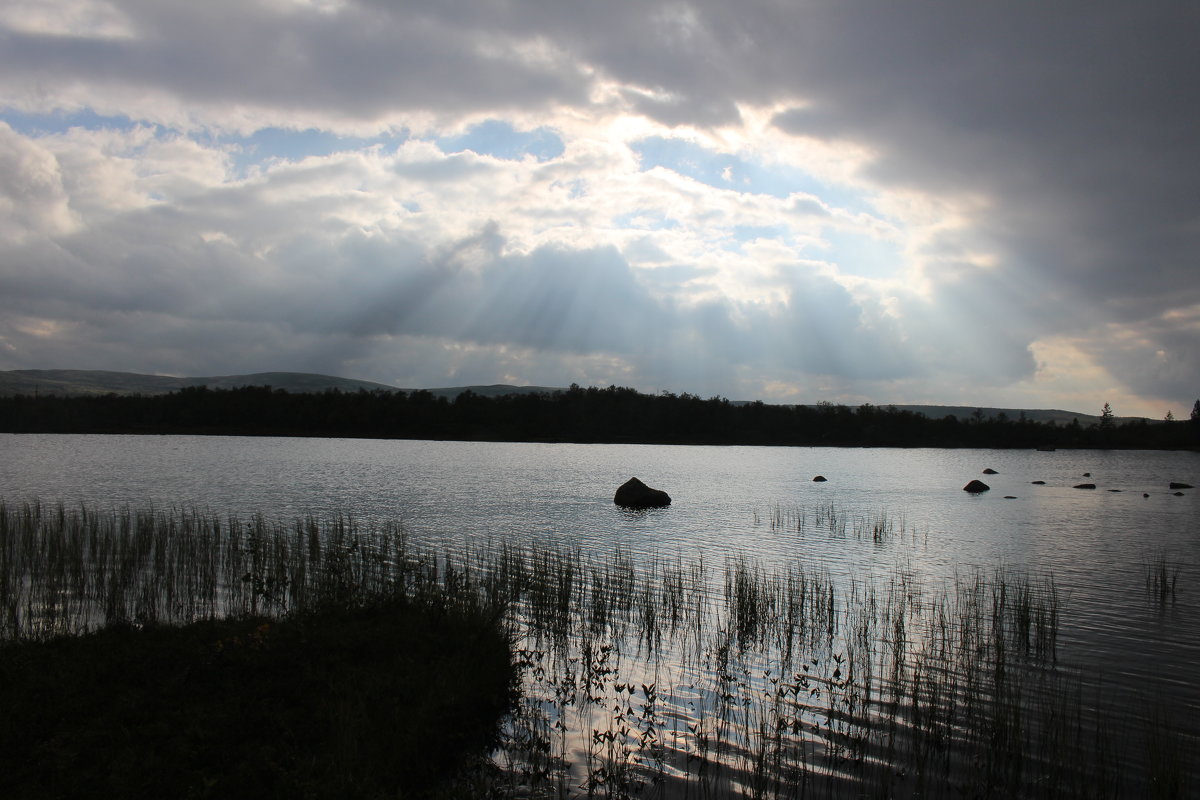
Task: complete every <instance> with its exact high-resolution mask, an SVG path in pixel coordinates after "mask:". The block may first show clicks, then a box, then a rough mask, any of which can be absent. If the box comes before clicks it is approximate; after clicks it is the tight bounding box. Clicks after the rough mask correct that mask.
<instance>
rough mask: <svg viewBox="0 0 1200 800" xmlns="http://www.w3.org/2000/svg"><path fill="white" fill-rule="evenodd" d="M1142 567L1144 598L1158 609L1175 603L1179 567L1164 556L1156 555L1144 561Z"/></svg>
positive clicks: (1161, 554)
mask: <svg viewBox="0 0 1200 800" xmlns="http://www.w3.org/2000/svg"><path fill="white" fill-rule="evenodd" d="M1142 567H1143V570H1144V572H1145V574H1146V596H1147V597H1149V598H1150V600H1151V601H1152V602H1154V603H1156V604H1157V605H1159V606H1160V607H1161V606H1166V605H1168V604H1170V603H1173V602H1175V597H1176V594H1175V592H1176V587H1177V585H1178V583H1179V565H1178V564H1174V563H1172V562H1171V561H1169V560H1168V559H1167V556H1166V555H1165V554H1163V553H1158V554H1157V555H1155V556H1154V557H1153V558H1151V559H1148V560H1146V561H1145V562H1144V563H1143V565H1142Z"/></svg>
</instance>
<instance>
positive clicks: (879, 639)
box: [0, 504, 1198, 798]
mask: <svg viewBox="0 0 1200 800" xmlns="http://www.w3.org/2000/svg"><path fill="white" fill-rule="evenodd" d="M768 517H769V518H770V519H771V520H772V524H773V525H775V524H780V525H787V526H789V527H795V528H796V529H799V530H802V531H813V532H816V531H820V532H824V533H826V534H828V535H830V536H853V537H858V538H862V539H864V540H866V541H869V542H872V543H877V544H886V543H888V542H892V541H899V540H901V538H904V537H907V538H909V539H912V538H914V537H915V534H914V533H913V532H912V530H911V529H909V528H908V527H907V526H905V525H904V523H903V520H902V519H899V518H895V517H892V516H889V515H883V514H880V515H875V516H873V517H862V518H857V519H856V518H855V517H854V516H852V515H848V514H845V513H843V512H842V511H841V510H840V509H838V508H836V507H834V506H833V505H832V504H826V505H823V506H820V507H818V508H817V509H815V510H808V511H797V512H784V511H781V510H773V511H771V512H770V514H769V515H768ZM1166 574H1168V576H1169V577H1170V579H1171V580H1170V584H1169V585H1170V591H1171V592H1172V593H1173V592H1174V590H1175V579H1176V577H1177V576H1176V575H1174V574H1171V573H1170V572H1169V571H1168V572H1167V573H1166ZM1162 585H1163V584H1162V582H1161V581H1160V582H1155V581H1154V579H1153V576H1152V574H1151V572H1150V571H1149V570H1148V572H1147V586H1148V589H1150V588H1153V590H1154V593H1155V596H1160V595H1161V589H1160V587H1161V586H1162ZM383 596H386V597H400V598H404V599H405V600H406V601H413V602H418V601H419V602H421V603H424V604H426V605H429V606H434V607H437V608H443V609H476V610H483V611H484V612H485V614H486V615H489V616H490V617H491V618H493V619H495V620H496V621H497V622H498V623H499V624H500V625H501V626H502V627H503V629H504V630H505V631H506V632H507V636H508V637H509V642H510V645H511V652H512V661H513V663H514V665H515V667H516V668H517V669H518V670H519V673H520V675H521V678H520V699H519V701H518V702H517V704H516V706H515V708H514V710H513V711H512V712H511V713H510V714H509V715H508V716H507V718H506V720H505V722H504V725H503V727H502V737H501V741H500V744H499V745H498V747H497V748H496V749H495V751H494V752H493V754H492V756H491V759H490V764H489V765H488V766H487V767H486V768H481V770H480V771H479V773H478V775H477V780H478V781H479V782H480V783H479V785H477V786H475V788H474V789H473V791H475V792H476V793H478V794H485V793H486V794H490V795H493V796H533V797H585V796H603V797H632V796H651V797H683V798H693V797H696V798H699V797H732V796H744V797H764V798H765V797H839V796H846V797H858V796H863V795H876V796H881V797H887V796H899V795H916V796H926V797H950V796H963V795H967V796H975V797H1007V796H1023V797H1098V796H1101V797H1102V796H1105V795H1111V796H1122V795H1124V794H1129V793H1136V792H1140V791H1158V792H1160V793H1163V792H1165V793H1166V795H1170V794H1171V793H1186V790H1187V789H1188V788H1190V786H1191V782H1192V781H1193V780H1194V778H1195V776H1196V775H1197V771H1198V770H1197V764H1196V758H1195V752H1196V749H1195V748H1194V747H1192V746H1190V742H1189V741H1188V740H1186V739H1183V738H1181V734H1180V733H1179V732H1178V726H1177V724H1175V722H1174V721H1173V720H1171V719H1170V718H1168V717H1166V716H1165V715H1161V714H1160V715H1157V716H1155V715H1148V716H1145V717H1144V718H1141V719H1130V720H1129V721H1128V724H1125V723H1122V724H1121V726H1120V727H1118V726H1116V725H1115V724H1114V723H1113V722H1112V720H1114V719H1117V718H1118V717H1117V716H1116V715H1115V714H1113V713H1110V712H1111V711H1112V710H1113V709H1115V708H1118V707H1124V708H1128V707H1130V706H1131V705H1135V704H1136V703H1131V701H1130V699H1129V698H1128V697H1125V696H1121V697H1092V696H1091V694H1090V689H1085V686H1087V687H1090V686H1091V685H1092V683H1091V682H1089V681H1088V680H1087V677H1088V676H1086V675H1084V674H1082V673H1081V672H1080V671H1079V670H1078V669H1077V668H1076V667H1074V666H1072V665H1070V664H1065V663H1063V661H1062V659H1061V658H1060V653H1059V634H1060V625H1061V624H1062V622H1061V621H1062V619H1063V613H1062V611H1063V609H1062V606H1063V598H1062V593H1061V592H1060V590H1059V589H1058V588H1057V585H1056V582H1055V580H1054V576H1053V575H1048V574H1036V573H1029V572H1026V571H1022V570H1016V569H1012V568H997V569H993V570H982V569H979V570H967V571H963V572H961V573H960V574H957V575H955V576H954V577H953V578H951V579H949V580H945V581H933V580H929V579H924V578H922V577H921V576H919V575H917V574H915V573H914V572H912V571H911V570H909V569H903V568H897V569H895V570H894V571H893V572H892V573H891V574H888V575H883V576H865V577H854V578H847V579H835V578H834V577H833V576H832V575H831V574H830V573H829V571H828V570H827V569H824V568H823V567H821V566H820V565H813V564H806V563H804V562H803V561H801V560H796V561H793V562H789V563H785V564H778V565H771V566H767V565H764V564H762V563H760V562H757V561H755V560H754V559H752V558H749V557H746V556H741V555H739V556H732V557H729V558H727V559H726V560H725V561H724V562H723V563H721V564H717V565H713V564H711V563H708V562H706V561H704V560H702V559H696V560H694V561H692V560H687V559H685V558H683V557H681V556H677V557H675V558H674V559H668V558H662V557H648V558H642V557H635V556H634V555H632V554H630V553H628V552H625V551H622V550H615V551H613V552H612V553H609V554H594V553H587V552H583V551H581V550H580V549H579V548H573V547H557V548H556V547H535V546H527V545H520V544H514V543H512V542H507V541H501V542H496V541H483V542H480V543H477V544H471V545H469V546H466V547H463V548H460V549H458V550H455V551H449V550H446V551H440V552H434V551H425V550H422V549H421V548H419V547H417V546H416V545H414V543H412V542H411V541H410V540H409V539H408V537H407V535H406V534H405V531H404V529H403V528H402V527H401V526H399V525H395V524H385V525H382V526H378V527H375V528H369V529H368V528H362V527H360V526H359V525H357V524H356V523H355V522H354V520H352V519H350V518H346V517H337V518H334V519H331V520H316V519H311V518H310V519H304V520H299V521H296V522H294V523H291V524H283V523H279V522H272V521H269V520H266V519H264V518H262V517H253V518H251V519H248V520H239V519H237V518H235V517H220V516H218V515H215V514H211V513H205V512H198V511H194V510H179V509H173V510H149V511H131V510H128V509H118V510H116V511H112V512H102V511H97V510H95V509H90V508H83V507H80V508H75V509H67V508H65V507H62V506H54V507H48V506H42V505H37V504H23V505H19V506H14V505H3V504H0V611H2V612H3V620H2V622H0V636H2V637H3V638H5V639H9V640H40V639H46V638H48V637H52V636H57V635H60V634H78V633H81V632H85V631H89V630H95V629H97V628H102V627H105V626H109V625H112V624H114V623H119V624H126V625H134V626H138V625H152V624H162V623H171V624H177V623H189V622H192V621H195V620H198V619H200V620H205V619H223V618H238V617H240V616H245V617H254V616H255V615H258V616H259V617H262V616H266V617H269V618H279V619H283V618H287V617H290V616H294V615H297V614H302V613H305V612H306V611H308V610H312V609H318V608H321V607H327V606H328V605H330V604H334V605H337V606H339V607H358V606H361V605H363V604H364V603H365V602H366V600H367V599H369V598H377V597H383ZM1130 691H1133V690H1130ZM1085 696H1086V697H1087V700H1086V701H1085V699H1084V698H1085ZM1147 707H1149V706H1147ZM1122 719H1123V717H1122ZM1131 726H1132V727H1136V726H1142V727H1144V728H1145V731H1146V733H1145V734H1144V736H1142V739H1144V741H1145V742H1146V743H1147V745H1146V747H1143V748H1138V747H1115V746H1114V739H1115V737H1116V735H1117V732H1118V730H1121V729H1123V728H1125V727H1131ZM1101 776H1102V779H1101ZM1166 795H1164V796H1166Z"/></svg>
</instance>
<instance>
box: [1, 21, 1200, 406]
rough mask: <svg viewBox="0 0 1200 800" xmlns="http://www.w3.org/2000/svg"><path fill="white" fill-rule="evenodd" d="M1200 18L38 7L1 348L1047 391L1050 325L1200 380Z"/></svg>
mask: <svg viewBox="0 0 1200 800" xmlns="http://www.w3.org/2000/svg"><path fill="white" fill-rule="evenodd" d="M1198 27H1200V20H1198V19H1197V17H1196V16H1195V15H1194V14H1193V13H1191V11H1190V10H1189V9H1187V8H1185V7H1183V6H1179V5H1176V4H1167V3H1160V2H1150V3H1139V4H1134V5H1131V4H1128V3H1118V2H1115V0H1102V2H1099V3H1094V4H1090V5H1089V6H1088V8H1087V11H1086V13H1081V12H1079V11H1078V10H1075V9H1070V8H1066V7H1061V8H1045V7H1040V6H1014V5H1013V4H1011V3H999V2H983V3H970V4H963V3H956V2H950V0H930V2H925V3H921V4H920V5H919V6H916V7H912V6H891V5H880V4H874V3H870V4H868V3H860V2H844V1H843V0H837V1H836V2H835V1H834V0H818V1H817V2H812V3H806V4H803V5H802V6H797V5H794V4H793V5H789V4H778V3H772V2H759V1H758V0H748V2H745V3H740V4H737V5H736V6H731V5H730V4H728V3H718V2H715V0H697V2H693V3H689V4H678V3H666V2H632V1H631V0H620V1H619V2H614V3H609V4H606V5H605V6H604V7H603V9H600V8H598V7H591V6H584V7H580V6H572V5H570V4H562V3H557V2H550V1H549V0H535V1H534V2H528V3H520V4H486V5H482V6H481V5H478V4H465V3H458V2H448V3H438V4H433V5H430V4H415V3H403V2H400V3H398V2H391V1H390V0H389V2H379V1H374V2H373V1H371V0H344V1H343V2H321V3H311V2H291V1H290V0H269V1H268V0H263V1H262V2H237V3H234V2H232V1H231V0H222V1H221V2H217V3H207V4H183V5H180V4H162V3H154V2H146V0H122V1H117V0H114V1H113V2H99V0H96V1H95V2H92V1H90V0H46V1H45V2H41V3H37V4H28V3H20V4H18V5H16V6H13V7H11V8H6V9H5V10H4V11H3V12H0V112H2V115H0V117H2V118H3V119H5V120H8V124H0V290H2V292H0V315H2V316H0V330H3V333H2V334H0V335H2V336H3V340H0V344H2V345H3V347H0V354H2V355H3V357H4V358H5V359H7V361H0V365H7V366H52V365H53V366H88V365H89V364H81V363H79V360H84V361H89V362H90V364H95V365H100V364H103V365H104V366H108V367H111V368H119V369H124V368H129V369H153V370H155V371H168V372H181V371H186V370H185V369H184V365H193V366H205V370H204V371H207V372H230V371H235V370H234V369H233V366H232V365H233V364H235V363H236V364H237V365H238V367H237V369H238V370H240V371H253V370H255V369H274V368H277V367H282V365H281V364H279V363H276V362H286V363H287V364H288V365H292V366H295V365H297V364H304V363H312V364H314V365H315V364H320V365H321V370H322V371H335V372H336V371H341V372H345V371H347V370H357V369H361V370H378V372H370V373H369V374H367V373H357V374H358V375H359V376H361V377H367V378H374V379H378V380H384V381H388V380H390V378H389V377H388V376H389V375H392V374H394V375H396V376H409V377H413V378H414V379H415V377H417V376H426V377H429V378H430V379H431V380H432V379H433V378H445V377H449V376H450V374H451V373H453V374H454V375H457V376H458V377H462V378H467V377H468V376H469V375H476V376H477V377H478V379H479V380H480V381H491V380H495V379H500V378H501V377H503V376H507V377H508V378H513V379H514V380H517V379H519V380H530V381H533V378H532V377H523V376H535V375H537V376H544V377H543V378H542V379H541V380H546V381H549V382H551V383H564V382H569V380H580V381H581V382H586V380H588V379H591V378H596V379H600V378H597V376H613V379H614V380H615V379H618V378H619V379H622V380H628V381H636V382H637V384H638V385H641V386H644V387H646V388H653V387H658V388H665V386H664V384H668V383H670V382H671V381H675V380H679V381H695V382H696V383H695V385H677V388H680V389H682V390H688V391H708V390H712V391H713V392H714V393H721V394H725V395H733V396H737V395H739V394H741V393H750V392H759V391H771V392H782V391H793V392H795V395H796V396H794V397H793V398H792V399H813V398H812V396H811V395H810V396H808V397H807V398H805V397H801V396H800V395H802V394H804V393H805V392H806V391H807V392H811V391H826V390H828V391H830V392H836V393H839V394H840V395H844V396H847V397H850V396H862V395H863V394H865V393H868V392H886V391H889V390H902V391H904V392H906V393H909V394H910V395H911V399H913V400H937V399H938V395H939V393H942V394H947V395H948V394H951V393H955V392H959V391H960V390H962V391H967V390H969V387H972V386H974V387H984V388H983V389H982V390H983V391H988V392H996V393H999V392H1004V391H1012V392H1016V391H1017V390H1018V388H1019V390H1020V391H1022V392H1025V393H1026V394H1025V395H1024V396H1027V397H1029V398H1031V399H1032V398H1035V397H1036V398H1038V401H1039V402H1041V401H1042V400H1043V399H1045V398H1047V397H1051V396H1053V395H1047V394H1045V393H1044V392H1043V393H1040V394H1039V392H1040V391H1041V390H1040V389H1038V388H1037V386H1038V385H1039V384H1038V382H1039V381H1043V383H1042V384H1041V385H1042V386H1043V387H1044V386H1048V385H1050V384H1048V383H1044V382H1045V381H1047V380H1048V378H1047V377H1046V376H1047V375H1050V374H1051V373H1054V369H1053V367H1051V368H1046V369H1044V368H1042V367H1041V366H1040V365H1039V360H1038V355H1037V354H1038V353H1041V354H1043V355H1044V356H1045V357H1046V358H1055V359H1059V358H1061V359H1067V360H1068V361H1069V362H1070V364H1071V365H1073V366H1071V368H1070V369H1067V366H1066V362H1064V366H1063V367H1062V369H1061V370H1059V372H1057V373H1054V374H1058V375H1066V374H1068V373H1069V374H1072V375H1080V376H1082V375H1085V373H1086V374H1087V375H1091V374H1092V373H1090V372H1088V370H1089V369H1090V368H1091V367H1087V368H1085V367H1082V366H1078V364H1081V363H1082V360H1085V359H1086V360H1088V362H1089V364H1090V365H1091V366H1092V367H1095V368H1097V369H1100V370H1102V371H1103V372H1105V374H1108V375H1109V376H1110V377H1111V378H1112V382H1113V384H1114V385H1117V386H1120V387H1121V390H1122V391H1123V392H1126V393H1127V395H1126V396H1127V397H1129V398H1141V400H1140V401H1134V400H1131V402H1142V403H1144V404H1145V406H1146V407H1147V408H1150V407H1157V406H1159V405H1161V404H1162V402H1163V401H1165V400H1170V401H1171V402H1172V403H1175V404H1176V405H1181V404H1182V403H1183V402H1184V399H1185V398H1186V397H1187V396H1189V395H1191V394H1194V393H1195V391H1196V389H1195V387H1196V386H1197V385H1198V384H1200V380H1198V378H1200V376H1198V375H1197V374H1196V372H1195V369H1194V368H1192V367H1191V366H1190V365H1193V364H1196V363H1200V362H1198V360H1197V359H1196V352H1197V347H1196V344H1197V340H1196V337H1197V334H1196V329H1195V319H1194V309H1195V308H1196V307H1197V306H1200V281H1197V280H1196V279H1195V266H1196V262H1195V255H1194V254H1195V253H1196V252H1197V251H1198V247H1197V245H1198V244H1200V241H1197V240H1198V239H1200V225H1198V223H1197V220H1198V219H1200V208H1198V204H1200V200H1198V199H1197V196H1196V193H1195V186H1196V169H1197V167H1196V166H1195V165H1196V164H1200V143H1198V141H1197V138H1196V137H1195V136H1194V135H1192V132H1193V131H1194V130H1195V129H1196V128H1197V122H1198V120H1197V115H1198V114H1200V110H1198V109H1197V107H1196V104H1195V103H1194V102H1192V99H1191V94H1190V84H1189V83H1188V82H1187V80H1185V79H1184V76H1187V75H1191V74H1194V73H1195V72H1196V71H1197V69H1198V68H1200V52H1198V51H1197V49H1196V48H1195V47H1194V42H1195V41H1196V39H1197V34H1200V30H1197V28H1198ZM189 331H191V332H193V334H194V338H192V339H190V340H189V336H188V332H189ZM139 332H140V333H139ZM139 336H141V337H142V340H143V343H142V345H140V346H139V345H138V344H137V342H138V341H139ZM251 339H252V340H253V342H254V344H247V341H249V340H251ZM151 340H152V341H151ZM1055 342H1071V343H1072V344H1071V347H1070V348H1066V347H1065V346H1064V347H1059V346H1057V345H1052V344H1050V343H1055ZM72 343H74V346H75V348H76V349H75V350H72ZM189 343H190V344H189ZM403 348H410V349H411V352H412V353H420V354H421V355H420V357H421V358H427V359H430V365H429V366H426V367H420V366H419V365H418V364H417V356H411V357H409V356H403V355H399V354H396V353H393V352H392V350H394V349H397V350H398V349H403ZM72 352H74V353H76V354H77V358H71V353H72ZM306 354H308V355H306ZM46 359H51V360H53V361H54V363H53V364H50V363H48V362H47V361H46ZM489 359H490V360H489ZM439 360H441V361H444V362H445V364H449V363H453V364H455V365H457V366H455V367H454V368H453V369H450V368H446V367H444V365H443V366H434V365H433V364H434V362H437V361H439ZM339 364H340V365H342V368H341V369H338V368H337V367H338V365H339ZM225 365H229V366H225ZM489 365H492V366H489ZM551 368H554V369H559V370H561V371H562V377H560V378H558V379H555V378H554V377H553V376H552V375H548V370H549V369H551ZM472 370H474V372H472ZM1080 381H1081V383H1080V384H1079V385H1081V386H1082V385H1084V384H1085V383H1086V385H1088V386H1095V385H1098V384H1096V383H1095V382H1094V381H1093V379H1092V378H1091V377H1088V378H1086V379H1085V378H1082V377H1081V378H1080ZM1055 385H1056V386H1057V385H1058V384H1055ZM783 387H791V388H788V389H785V388H783ZM963 387H968V389H963ZM1055 391H1058V392H1060V394H1059V396H1065V395H1064V394H1062V393H1065V392H1067V391H1068V390H1067V389H1065V388H1063V389H1055ZM918 394H919V395H921V396H920V397H917V396H916V395H918ZM777 399H778V398H777ZM835 399H836V398H835ZM875 399H876V400H892V399H895V400H904V399H908V398H880V397H876V398H875ZM956 399H961V398H956ZM986 401H987V398H986V397H980V398H979V399H978V400H977V401H976V402H980V403H985V402H986Z"/></svg>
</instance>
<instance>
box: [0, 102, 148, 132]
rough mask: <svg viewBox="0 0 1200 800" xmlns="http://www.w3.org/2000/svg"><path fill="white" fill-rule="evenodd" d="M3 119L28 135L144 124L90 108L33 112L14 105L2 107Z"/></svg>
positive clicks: (123, 128) (108, 128) (117, 128)
mask: <svg viewBox="0 0 1200 800" xmlns="http://www.w3.org/2000/svg"><path fill="white" fill-rule="evenodd" d="M0 122H6V123H8V126H9V127H10V128H12V129H13V130H14V131H16V132H17V133H20V134H23V135H25V136H46V135H52V134H56V133H65V132H66V131H69V130H70V129H71V128H83V129H85V130H89V131H95V130H118V131H128V130H132V129H133V128H135V127H137V126H138V125H139V124H141V123H138V122H135V121H134V120H132V119H130V118H129V117H126V116H123V115H116V116H105V115H103V114H97V113H96V112H95V111H93V110H92V109H90V108H84V109H79V110H76V111H70V112H66V111H57V112H54V113H52V114H30V113H27V112H25V111H19V110H17V109H15V108H3V107H0Z"/></svg>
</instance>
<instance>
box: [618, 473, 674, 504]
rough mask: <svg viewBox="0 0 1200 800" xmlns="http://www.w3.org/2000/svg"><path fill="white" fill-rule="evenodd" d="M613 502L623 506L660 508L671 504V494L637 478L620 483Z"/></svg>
mask: <svg viewBox="0 0 1200 800" xmlns="http://www.w3.org/2000/svg"><path fill="white" fill-rule="evenodd" d="M613 502H614V503H616V504H617V505H619V506H624V507H625V508H662V507H663V506H669V505H671V496H670V495H669V494H667V493H666V492H664V491H663V490H662V489H651V488H650V487H649V486H647V485H646V484H644V483H642V482H641V481H639V480H638V479H637V478H630V479H629V480H627V481H625V483H623V484H621V486H620V488H618V489H617V493H616V495H614V496H613Z"/></svg>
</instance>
